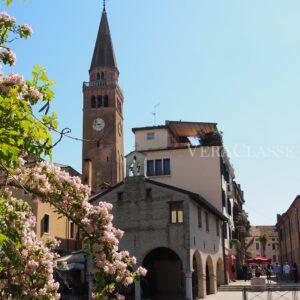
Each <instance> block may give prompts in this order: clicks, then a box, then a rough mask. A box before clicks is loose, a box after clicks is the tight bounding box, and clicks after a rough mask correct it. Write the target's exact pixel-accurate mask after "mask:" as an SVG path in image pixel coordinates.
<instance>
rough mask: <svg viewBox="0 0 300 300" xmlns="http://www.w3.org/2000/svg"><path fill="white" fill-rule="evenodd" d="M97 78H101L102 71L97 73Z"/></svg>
mask: <svg viewBox="0 0 300 300" xmlns="http://www.w3.org/2000/svg"><path fill="white" fill-rule="evenodd" d="M97 80H100V73H99V72H98V73H97Z"/></svg>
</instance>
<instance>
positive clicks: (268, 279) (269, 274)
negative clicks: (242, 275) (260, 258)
mask: <svg viewBox="0 0 300 300" xmlns="http://www.w3.org/2000/svg"><path fill="white" fill-rule="evenodd" d="M266 275H267V282H268V283H271V275H272V266H271V265H270V264H268V265H267V269H266Z"/></svg>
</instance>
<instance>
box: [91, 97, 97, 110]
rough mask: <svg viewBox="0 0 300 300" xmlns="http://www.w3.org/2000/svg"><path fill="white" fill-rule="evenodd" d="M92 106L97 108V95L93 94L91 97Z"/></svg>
mask: <svg viewBox="0 0 300 300" xmlns="http://www.w3.org/2000/svg"><path fill="white" fill-rule="evenodd" d="M91 107H92V108H96V97H95V96H92V98H91Z"/></svg>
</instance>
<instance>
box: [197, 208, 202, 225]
mask: <svg viewBox="0 0 300 300" xmlns="http://www.w3.org/2000/svg"><path fill="white" fill-rule="evenodd" d="M198 226H199V228H202V209H201V208H200V207H198Z"/></svg>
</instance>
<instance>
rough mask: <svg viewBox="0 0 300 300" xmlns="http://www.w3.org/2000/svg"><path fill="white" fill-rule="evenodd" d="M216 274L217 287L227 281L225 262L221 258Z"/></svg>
mask: <svg viewBox="0 0 300 300" xmlns="http://www.w3.org/2000/svg"><path fill="white" fill-rule="evenodd" d="M216 274H217V287H219V286H220V285H222V284H224V283H225V280H224V263H223V260H222V259H221V258H219V259H218V261H217V268H216Z"/></svg>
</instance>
